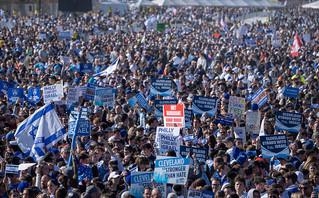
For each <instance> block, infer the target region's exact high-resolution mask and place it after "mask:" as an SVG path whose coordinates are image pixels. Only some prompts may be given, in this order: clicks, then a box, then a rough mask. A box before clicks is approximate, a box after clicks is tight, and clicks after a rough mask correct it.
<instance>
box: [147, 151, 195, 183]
mask: <svg viewBox="0 0 319 198" xmlns="http://www.w3.org/2000/svg"><path fill="white" fill-rule="evenodd" d="M189 164H190V158H178V157H172V158H169V157H168V158H167V157H159V156H158V157H157V159H156V161H155V170H154V177H153V178H154V181H155V182H158V183H168V184H184V182H185V181H186V180H187V176H188V170H189Z"/></svg>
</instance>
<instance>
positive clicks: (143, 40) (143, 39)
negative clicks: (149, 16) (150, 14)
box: [141, 33, 146, 44]
mask: <svg viewBox="0 0 319 198" xmlns="http://www.w3.org/2000/svg"><path fill="white" fill-rule="evenodd" d="M145 36H146V34H145V33H144V36H143V38H142V40H141V43H142V44H143V43H145V40H146V39H145Z"/></svg>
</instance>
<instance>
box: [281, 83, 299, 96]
mask: <svg viewBox="0 0 319 198" xmlns="http://www.w3.org/2000/svg"><path fill="white" fill-rule="evenodd" d="M298 94H299V88H294V87H287V86H285V90H284V96H285V97H290V98H298Z"/></svg>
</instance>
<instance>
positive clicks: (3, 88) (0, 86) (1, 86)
mask: <svg viewBox="0 0 319 198" xmlns="http://www.w3.org/2000/svg"><path fill="white" fill-rule="evenodd" d="M9 88H16V87H15V86H14V84H13V83H9V82H7V81H2V80H0V92H1V93H2V94H4V95H7V93H8V89H9Z"/></svg>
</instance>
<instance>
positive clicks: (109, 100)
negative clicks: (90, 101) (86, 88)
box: [94, 87, 116, 108]
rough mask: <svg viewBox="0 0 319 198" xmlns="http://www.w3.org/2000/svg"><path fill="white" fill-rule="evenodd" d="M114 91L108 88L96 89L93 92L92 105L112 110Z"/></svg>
mask: <svg viewBox="0 0 319 198" xmlns="http://www.w3.org/2000/svg"><path fill="white" fill-rule="evenodd" d="M115 91H116V90H115V89H112V88H109V87H105V88H97V89H96V90H95V98H94V105H97V106H106V107H112V108H113V106H114V101H115Z"/></svg>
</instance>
